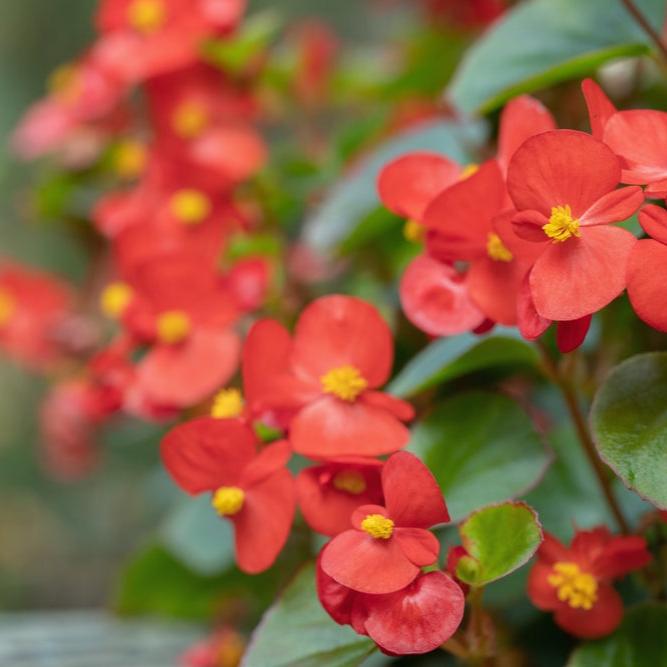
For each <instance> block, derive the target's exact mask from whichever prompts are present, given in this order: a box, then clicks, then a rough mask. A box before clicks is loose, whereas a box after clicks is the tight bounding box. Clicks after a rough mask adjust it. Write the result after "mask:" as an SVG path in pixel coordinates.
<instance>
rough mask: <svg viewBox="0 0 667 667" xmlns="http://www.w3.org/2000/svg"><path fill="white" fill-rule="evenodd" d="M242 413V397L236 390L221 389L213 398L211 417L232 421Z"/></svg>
mask: <svg viewBox="0 0 667 667" xmlns="http://www.w3.org/2000/svg"><path fill="white" fill-rule="evenodd" d="M242 412H243V397H242V396H241V392H240V391H239V390H238V389H234V388H231V389H222V390H221V391H219V392H218V393H217V394H216V395H215V397H214V398H213V406H212V407H211V417H215V419H233V418H234V417H238V416H239V415H240V414H241V413H242Z"/></svg>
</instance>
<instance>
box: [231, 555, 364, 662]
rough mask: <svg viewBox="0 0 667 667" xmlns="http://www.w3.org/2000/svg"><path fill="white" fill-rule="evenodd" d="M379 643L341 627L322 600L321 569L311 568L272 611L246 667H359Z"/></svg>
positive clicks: (253, 642) (257, 632) (252, 644)
mask: <svg viewBox="0 0 667 667" xmlns="http://www.w3.org/2000/svg"><path fill="white" fill-rule="evenodd" d="M374 647H375V644H374V643H373V642H372V641H371V640H370V639H368V638H366V637H362V636H360V635H358V634H357V633H356V632H354V630H352V629H351V628H349V627H347V626H341V625H338V624H337V623H336V622H335V621H333V620H332V619H331V617H330V616H329V615H328V614H327V613H326V612H325V611H324V609H323V608H322V606H321V605H320V603H319V600H318V599H317V591H316V588H315V566H314V565H313V564H310V565H307V566H305V567H304V568H303V569H302V570H301V571H300V572H299V574H298V575H297V576H296V578H295V579H294V580H293V581H292V583H291V584H290V585H289V586H288V587H287V588H286V590H285V591H284V593H283V594H282V596H281V597H280V598H279V599H278V600H277V602H276V603H275V604H274V605H273V606H272V607H271V608H270V609H269V610H268V611H267V612H266V614H265V616H264V618H263V619H262V622H261V623H260V624H259V626H257V628H256V629H255V632H254V633H253V636H252V638H251V640H250V644H249V646H248V650H247V652H246V654H245V656H244V658H243V661H242V663H241V665H242V667H266V666H267V665H271V666H272V667H355V666H356V665H360V664H361V663H362V662H363V660H364V659H365V658H366V656H368V655H369V654H370V653H371V652H372V651H373V650H374Z"/></svg>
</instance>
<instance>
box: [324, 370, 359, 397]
mask: <svg viewBox="0 0 667 667" xmlns="http://www.w3.org/2000/svg"><path fill="white" fill-rule="evenodd" d="M321 382H322V391H324V393H325V394H333V395H334V396H336V397H337V398H340V399H342V400H343V401H350V402H352V401H355V400H356V398H357V396H359V394H360V393H361V392H362V391H363V390H364V389H366V387H367V386H368V382H366V380H365V379H364V378H363V376H362V375H361V373H360V372H359V371H358V370H357V369H356V368H355V367H354V366H341V367H340V368H334V369H333V370H330V371H329V372H328V373H326V374H325V375H323V376H322V377H321Z"/></svg>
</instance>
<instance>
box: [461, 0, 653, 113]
mask: <svg viewBox="0 0 667 667" xmlns="http://www.w3.org/2000/svg"><path fill="white" fill-rule="evenodd" d="M637 5H639V7H640V8H641V10H642V11H643V12H644V15H645V16H646V17H647V19H648V20H649V21H650V22H651V24H652V25H653V26H655V28H656V30H658V31H660V29H661V27H662V23H663V18H664V15H665V3H664V2H663V0H637ZM651 49H652V46H651V43H650V41H649V39H648V37H647V36H646V34H645V33H644V32H643V31H642V30H641V28H640V27H639V26H638V25H637V24H636V22H635V21H634V20H633V19H632V18H631V16H630V15H629V14H628V12H627V10H626V9H625V8H624V6H623V4H622V3H621V2H620V0H585V1H582V0H528V1H527V2H522V3H519V4H518V5H517V6H516V8H515V9H514V10H512V11H511V12H509V13H508V14H507V15H506V16H505V17H504V19H502V20H501V21H500V22H498V23H497V24H496V25H495V26H494V27H493V28H491V29H490V30H489V31H488V32H487V33H486V35H484V36H483V37H482V38H481V39H480V40H479V41H478V42H477V43H476V44H475V45H474V46H473V47H472V48H471V49H470V50H469V51H468V53H467V54H466V56H465V58H464V59H463V61H462V63H461V65H460V67H459V70H458V72H457V73H456V74H455V76H454V79H453V81H452V83H451V85H450V87H449V89H448V98H449V99H450V101H451V102H452V103H453V104H454V105H455V106H456V107H458V108H459V109H460V110H461V111H463V112H467V113H471V112H474V111H481V112H488V111H491V110H493V109H495V108H497V107H500V106H502V105H503V104H504V103H505V102H506V101H507V100H509V99H511V98H512V97H514V96H515V95H519V94H521V93H530V92H533V91H536V90H541V89H543V88H546V87H548V86H551V85H553V84H556V83H559V82H561V81H567V80H570V79H576V78H581V77H583V76H585V75H587V74H590V73H591V72H593V71H594V70H595V69H596V68H597V67H599V66H600V65H602V64H603V63H605V62H608V61H609V60H612V59H614V58H620V57H627V56H637V55H642V54H648V53H650V52H651Z"/></svg>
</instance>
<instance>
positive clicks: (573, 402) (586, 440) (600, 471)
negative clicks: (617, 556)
mask: <svg viewBox="0 0 667 667" xmlns="http://www.w3.org/2000/svg"><path fill="white" fill-rule="evenodd" d="M537 346H538V348H539V350H540V352H541V354H542V363H543V364H544V368H545V370H546V372H547V374H548V375H549V377H550V378H551V379H552V380H553V382H554V383H555V384H556V386H557V387H558V389H559V390H560V392H561V394H562V396H563V400H564V401H565V405H566V407H567V410H568V412H569V414H570V419H571V420H572V423H573V425H574V428H575V430H576V432H577V436H578V437H579V442H580V443H581V446H582V449H583V450H584V453H585V454H586V458H588V461H589V462H590V464H591V467H592V468H593V471H594V472H595V476H596V477H597V480H598V483H599V485H600V490H601V491H602V494H603V496H604V498H605V500H606V501H607V505H608V506H609V509H610V510H611V513H612V514H613V515H614V518H615V519H616V523H618V526H619V528H620V529H621V531H622V532H623V533H625V534H628V533H629V532H630V526H629V524H628V522H627V521H626V519H625V516H624V515H623V512H622V510H621V507H620V505H619V504H618V501H617V500H616V496H615V495H614V492H613V489H612V488H611V482H610V479H609V475H608V472H607V469H606V468H605V465H604V464H603V463H602V461H601V460H600V457H599V456H598V453H597V449H596V448H595V443H594V442H593V438H591V434H590V432H589V430H588V425H587V424H586V418H585V417H584V414H583V412H582V411H581V406H580V404H579V399H578V397H577V394H576V391H575V389H574V387H573V386H572V383H571V382H570V381H569V380H568V379H567V378H566V377H564V375H563V374H562V373H561V372H560V370H559V368H558V367H557V366H556V364H555V363H554V362H553V360H552V359H551V356H550V355H549V352H548V350H547V349H546V347H545V346H544V344H543V343H542V342H541V341H537Z"/></svg>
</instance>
